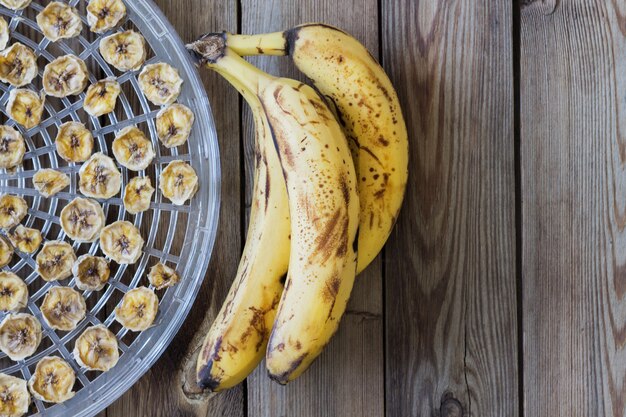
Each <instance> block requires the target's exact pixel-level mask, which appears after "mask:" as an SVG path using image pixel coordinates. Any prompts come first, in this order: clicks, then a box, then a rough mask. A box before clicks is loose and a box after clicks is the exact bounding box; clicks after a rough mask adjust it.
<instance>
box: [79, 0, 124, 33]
mask: <svg viewBox="0 0 626 417" xmlns="http://www.w3.org/2000/svg"><path fill="white" fill-rule="evenodd" d="M124 16H126V6H125V5H124V2H123V1H122V0H91V1H90V2H89V4H88V5H87V23H89V29H91V31H92V32H95V33H103V32H106V31H107V30H109V29H113V28H114V27H116V26H117V25H118V24H119V23H120V21H121V20H122V19H123V18H124Z"/></svg>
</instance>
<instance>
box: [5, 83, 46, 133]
mask: <svg viewBox="0 0 626 417" xmlns="http://www.w3.org/2000/svg"><path fill="white" fill-rule="evenodd" d="M45 102H46V97H45V95H44V94H43V93H41V95H40V94H37V93H35V92H34V91H31V90H26V89H23V88H16V89H15V90H11V91H10V92H9V101H7V109H6V110H7V114H8V115H9V117H10V118H11V119H13V120H15V121H16V122H17V123H19V124H20V125H22V126H24V128H26V129H32V128H33V127H35V126H37V125H38V124H39V122H40V121H41V116H42V115H43V109H44V104H45Z"/></svg>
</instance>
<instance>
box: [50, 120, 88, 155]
mask: <svg viewBox="0 0 626 417" xmlns="http://www.w3.org/2000/svg"><path fill="white" fill-rule="evenodd" d="M55 145H56V148H57V153H58V154H59V156H60V157H61V158H63V159H64V160H66V161H67V162H85V161H86V160H88V159H89V157H90V156H91V154H92V153H93V135H92V134H91V132H90V131H89V130H88V129H87V128H86V127H85V125H84V124H83V123H81V122H66V123H63V124H62V125H61V126H59V131H58V133H57V136H56V139H55Z"/></svg>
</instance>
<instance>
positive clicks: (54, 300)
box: [40, 287, 87, 332]
mask: <svg viewBox="0 0 626 417" xmlns="http://www.w3.org/2000/svg"><path fill="white" fill-rule="evenodd" d="M40 310H41V314H42V315H43V319H44V321H45V322H46V324H48V326H50V327H51V328H53V329H55V330H62V331H65V332H69V331H70V330H74V329H75V328H76V326H77V325H78V323H80V322H81V321H82V320H83V319H84V318H85V315H86V314H87V305H86V303H85V299H84V298H83V296H82V295H81V294H80V293H79V292H78V291H76V290H75V289H73V288H69V287H52V288H50V290H48V292H47V293H46V296H45V297H44V299H43V302H42V303H41V307H40Z"/></svg>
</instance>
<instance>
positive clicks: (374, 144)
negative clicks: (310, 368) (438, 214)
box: [223, 23, 409, 273]
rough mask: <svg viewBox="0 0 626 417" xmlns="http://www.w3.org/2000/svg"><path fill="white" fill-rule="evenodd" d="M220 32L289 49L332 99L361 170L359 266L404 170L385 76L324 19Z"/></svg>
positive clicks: (379, 235) (257, 51) (374, 246)
mask: <svg viewBox="0 0 626 417" xmlns="http://www.w3.org/2000/svg"><path fill="white" fill-rule="evenodd" d="M223 36H224V37H225V40H226V44H227V46H228V47H230V48H231V49H232V50H234V51H235V52H236V53H238V54H239V55H289V56H290V57H291V59H292V60H293V62H294V63H295V64H296V66H297V67H298V69H300V71H302V72H303V73H304V74H305V75H306V76H307V77H309V78H310V79H311V80H312V81H313V83H314V84H315V87H316V88H317V89H318V90H319V91H320V92H321V93H322V94H323V95H324V96H325V97H326V99H327V100H328V102H329V103H331V104H332V106H331V108H334V110H335V111H336V113H337V117H338V119H339V121H340V123H341V126H342V128H343V131H344V133H345V134H346V137H347V138H348V141H349V143H350V148H351V149H350V150H351V151H352V157H353V160H354V164H355V168H356V171H357V178H359V199H360V204H361V220H360V226H359V259H358V266H357V273H358V272H361V271H362V270H363V269H365V267H366V266H367V265H369V264H370V262H372V260H373V259H374V258H375V257H376V255H378V253H379V252H380V251H381V249H382V247H383V246H384V244H385V242H386V241H387V238H388V237H389V234H390V233H391V229H392V228H393V225H394V223H395V221H396V218H397V217H398V212H399V210H400V206H401V205H402V200H403V198H404V190H405V188H406V183H407V178H408V156H409V145H408V136H407V130H406V125H405V123H404V118H403V117H402V111H401V109H400V103H399V101H398V96H397V94H396V92H395V90H394V88H393V85H392V84H391V81H390V80H389V78H388V77H387V75H386V74H385V71H384V70H383V68H382V67H381V66H380V65H379V64H378V62H376V60H375V59H374V58H373V57H372V56H371V55H370V53H369V52H368V51H367V49H366V48H365V47H364V46H363V45H362V44H361V43H360V42H359V41H358V40H356V39H355V38H353V37H352V36H350V35H349V34H347V33H345V32H342V31H341V30H339V29H336V28H334V27H331V26H327V25H324V24H320V23H312V24H305V25H301V26H297V27H294V28H292V29H288V30H286V31H284V32H275V33H267V34H260V35H231V34H228V33H226V34H223Z"/></svg>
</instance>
